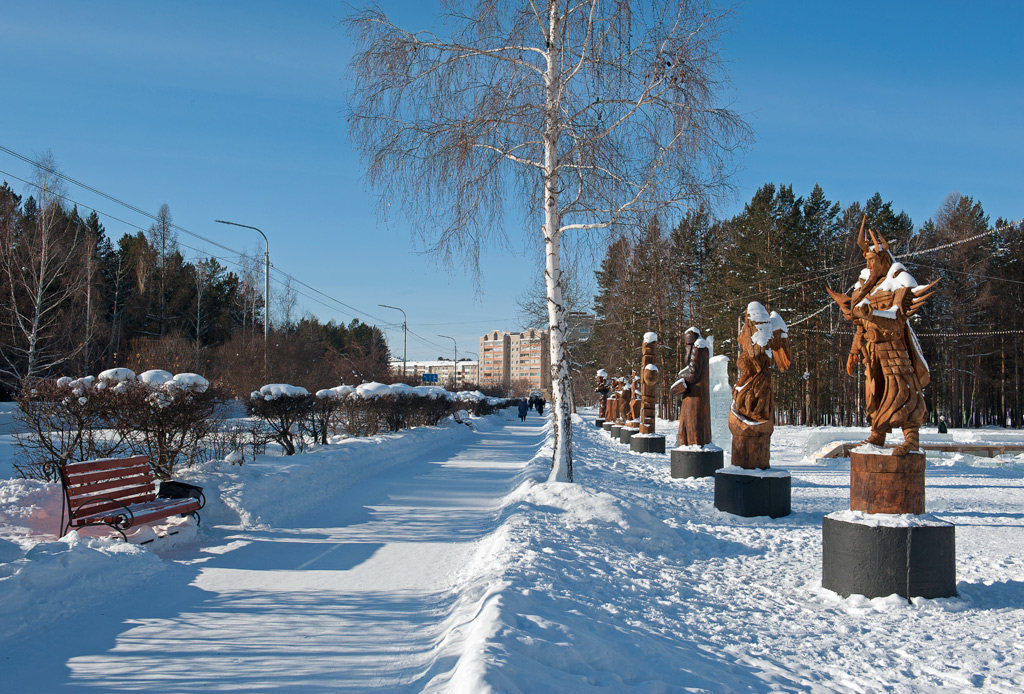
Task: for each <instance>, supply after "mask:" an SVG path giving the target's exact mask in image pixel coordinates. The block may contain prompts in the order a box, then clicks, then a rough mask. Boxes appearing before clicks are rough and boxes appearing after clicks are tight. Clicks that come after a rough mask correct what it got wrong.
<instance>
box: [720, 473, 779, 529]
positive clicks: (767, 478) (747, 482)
mask: <svg viewBox="0 0 1024 694" xmlns="http://www.w3.org/2000/svg"><path fill="white" fill-rule="evenodd" d="M765 472H769V471H768V470H766V471H765ZM771 472H773V473H776V474H775V475H758V474H731V473H729V472H725V471H724V469H723V470H719V471H718V472H716V473H715V508H717V509H718V510H719V511H725V512H726V513H731V514H733V515H736V516H743V517H744V518H752V517H754V516H770V517H771V518H781V517H782V516H788V515H789V514H790V512H791V508H790V497H791V487H792V481H793V480H792V478H791V477H790V476H789V473H786V475H785V476H784V477H780V476H777V473H778V470H772V471H771Z"/></svg>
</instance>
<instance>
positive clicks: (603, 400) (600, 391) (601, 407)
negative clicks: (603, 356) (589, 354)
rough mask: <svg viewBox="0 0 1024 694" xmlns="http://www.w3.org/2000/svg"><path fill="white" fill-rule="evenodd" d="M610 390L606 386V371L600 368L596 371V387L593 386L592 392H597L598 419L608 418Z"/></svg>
mask: <svg viewBox="0 0 1024 694" xmlns="http://www.w3.org/2000/svg"><path fill="white" fill-rule="evenodd" d="M610 390H611V389H610V388H609V387H608V372H607V371H605V370H604V369H600V370H599V371H598V372H597V387H596V388H594V392H595V393H597V397H598V409H597V418H598V419H608V392H609V391H610Z"/></svg>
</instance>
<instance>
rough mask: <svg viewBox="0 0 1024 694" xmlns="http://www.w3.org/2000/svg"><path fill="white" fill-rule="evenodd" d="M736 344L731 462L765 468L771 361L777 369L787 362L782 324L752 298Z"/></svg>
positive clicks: (770, 423) (769, 426) (770, 426)
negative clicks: (737, 374)
mask: <svg viewBox="0 0 1024 694" xmlns="http://www.w3.org/2000/svg"><path fill="white" fill-rule="evenodd" d="M739 346H740V356H739V360H738V361H737V366H738V368H739V376H738V377H737V379H736V385H735V386H734V387H733V391H732V407H731V408H730V409H729V431H731V432H732V464H733V465H735V466H737V467H741V468H747V469H763V470H766V469H768V458H769V450H770V446H771V435H772V432H773V431H774V430H775V423H774V418H775V409H774V404H775V398H774V395H773V393H772V373H771V363H772V361H773V360H774V361H775V363H776V365H778V367H779V370H780V371H786V370H787V369H788V368H789V366H790V361H791V358H790V352H789V333H788V332H787V330H786V323H785V322H784V321H783V320H782V317H781V316H780V315H779V314H778V313H776V312H775V311H772V312H771V314H769V313H768V311H767V309H765V307H764V306H762V305H761V304H760V303H758V302H757V301H752V302H751V303H750V304H748V305H747V310H746V312H745V314H744V320H743V327H742V329H741V330H740V334H739Z"/></svg>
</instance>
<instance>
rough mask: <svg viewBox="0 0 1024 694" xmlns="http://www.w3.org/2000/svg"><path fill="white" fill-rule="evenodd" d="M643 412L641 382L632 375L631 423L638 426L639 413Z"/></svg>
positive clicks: (637, 377)
mask: <svg viewBox="0 0 1024 694" xmlns="http://www.w3.org/2000/svg"><path fill="white" fill-rule="evenodd" d="M642 411H643V382H642V380H641V378H640V377H639V376H637V375H636V374H635V373H634V374H633V419H632V421H633V422H637V423H638V426H639V422H640V417H641V412H642Z"/></svg>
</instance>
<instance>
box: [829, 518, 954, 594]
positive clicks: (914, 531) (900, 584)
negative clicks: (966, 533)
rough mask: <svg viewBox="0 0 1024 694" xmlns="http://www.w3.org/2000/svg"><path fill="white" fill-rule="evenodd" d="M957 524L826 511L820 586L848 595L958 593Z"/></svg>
mask: <svg viewBox="0 0 1024 694" xmlns="http://www.w3.org/2000/svg"><path fill="white" fill-rule="evenodd" d="M955 535H956V529H955V526H954V525H953V524H952V523H945V522H941V524H940V525H912V526H911V527H891V526H889V527H887V526H871V525H865V524H863V523H855V522H853V523H852V522H848V521H842V520H838V519H835V518H829V517H828V516H825V517H824V518H823V519H822V523H821V564H822V566H821V586H822V587H823V588H828V589H829V590H833V591H835V592H837V593H839V594H840V595H842V596H843V597H848V596H850V595H854V594H857V595H863V596H864V597H867V598H881V597H885V596H886V595H892V594H893V593H896V594H897V595H902V596H903V597H905V598H907V599H910V598H916V597H921V598H951V597H953V596H955V595H956V538H955Z"/></svg>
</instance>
